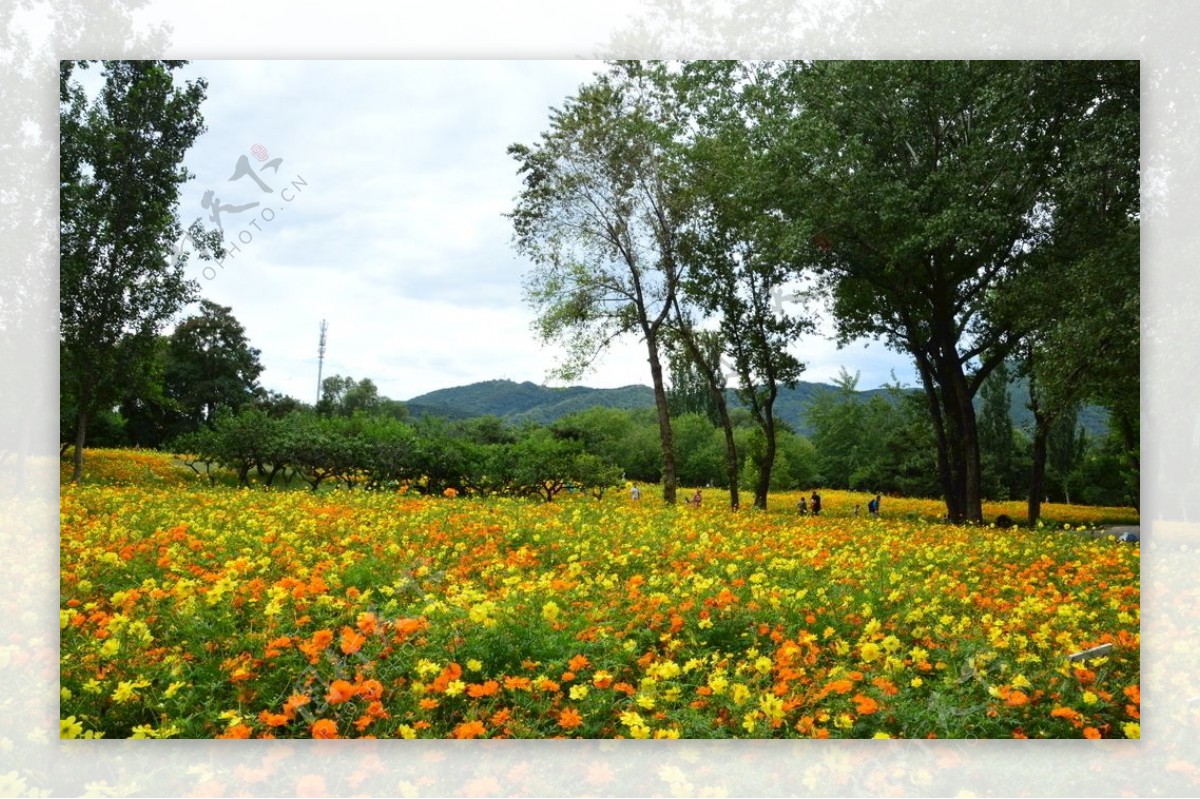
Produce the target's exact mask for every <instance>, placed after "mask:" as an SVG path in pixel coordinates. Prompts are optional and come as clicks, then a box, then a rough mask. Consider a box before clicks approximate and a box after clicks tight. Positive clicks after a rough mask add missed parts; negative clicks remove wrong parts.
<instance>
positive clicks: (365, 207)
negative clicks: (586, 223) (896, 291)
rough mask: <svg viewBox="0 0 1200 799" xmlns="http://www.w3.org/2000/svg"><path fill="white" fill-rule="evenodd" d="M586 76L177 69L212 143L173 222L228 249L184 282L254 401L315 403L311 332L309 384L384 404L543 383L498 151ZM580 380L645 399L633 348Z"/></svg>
mask: <svg viewBox="0 0 1200 799" xmlns="http://www.w3.org/2000/svg"><path fill="white" fill-rule="evenodd" d="M602 66H603V65H602V64H600V63H598V62H594V61H593V62H589V61H390V62H389V61H369V62H368V61H194V62H192V63H191V64H190V65H188V67H186V69H185V71H184V75H183V77H186V78H188V79H193V78H195V77H199V76H203V78H204V79H205V80H206V81H207V82H208V99H207V101H206V102H205V104H204V106H203V113H204V116H205V120H206V124H207V128H208V130H207V132H206V133H205V134H204V135H203V136H202V137H201V138H200V139H199V140H198V142H197V144H196V145H195V147H194V148H193V149H192V150H191V151H190V152H189V155H188V158H187V165H188V168H189V169H190V171H191V172H193V173H194V174H195V178H194V179H193V180H192V181H191V182H190V183H189V184H187V185H186V186H185V187H184V190H183V193H182V197H181V202H180V208H179V213H180V216H181V218H182V219H183V221H184V222H185V223H190V222H191V221H192V220H195V219H197V218H199V219H201V220H202V221H203V223H204V224H205V226H206V227H213V226H214V225H215V224H216V223H215V221H214V220H213V219H212V216H211V214H212V210H213V207H214V206H219V207H220V209H221V211H220V214H219V216H220V221H221V227H222V228H223V230H224V232H225V237H226V240H227V241H228V242H230V243H231V244H233V245H236V247H237V250H236V251H234V252H232V253H231V255H230V256H229V257H228V258H227V259H226V261H225V263H224V267H223V268H220V269H214V268H212V265H211V264H209V263H206V262H203V261H201V260H199V259H197V258H194V257H193V258H191V259H190V265H189V275H190V276H192V277H194V278H196V279H197V280H198V281H199V283H200V287H201V293H202V295H203V296H204V297H206V298H207V299H210V300H213V301H214V302H217V303H220V304H221V305H227V306H230V307H231V308H232V309H233V312H234V315H235V316H236V317H237V318H238V319H239V320H240V321H241V322H242V324H244V325H245V327H246V329H247V333H248V335H249V337H250V340H251V343H252V344H253V345H254V346H255V347H257V348H258V349H259V350H261V353H262V354H261V359H262V363H263V365H264V366H265V370H264V372H263V374H262V376H261V382H262V383H263V385H264V386H266V387H268V388H271V389H274V390H277V391H281V392H284V393H287V394H290V395H292V396H296V397H299V398H300V399H303V400H306V401H311V400H312V399H314V398H315V395H316V383H317V379H316V376H317V340H318V330H319V325H320V322H321V320H322V319H324V320H327V322H328V325H329V332H328V346H327V350H326V358H325V364H324V375H325V376H329V375H334V374H340V375H346V376H350V377H354V378H356V379H362V378H371V379H372V380H373V381H375V383H376V384H377V385H378V386H379V389H380V392H381V393H382V394H384V395H386V396H389V397H392V398H395V399H409V398H411V397H414V396H417V395H420V394H423V393H425V392H428V391H432V390H434V389H438V388H446V387H449V386H456V385H465V384H468V383H473V382H477V381H481V380H490V379H497V378H508V379H511V380H517V381H522V380H530V381H533V382H535V383H545V382H546V380H547V372H548V370H549V369H550V368H551V367H552V366H553V365H554V363H555V360H556V356H557V350H556V348H554V347H552V346H543V345H542V344H541V343H540V342H539V341H538V340H537V339H536V338H535V336H534V335H533V333H532V332H531V330H530V323H531V321H532V319H533V314H532V312H531V310H530V309H529V307H528V306H527V305H526V304H525V302H524V300H523V296H522V288H521V287H522V277H523V275H524V273H525V272H526V271H527V270H528V269H529V267H530V265H529V264H528V263H527V262H526V261H524V260H523V259H521V258H520V257H519V256H517V255H516V253H515V252H514V251H513V249H512V246H511V236H512V231H511V227H510V224H509V222H508V220H507V219H505V217H504V216H503V215H504V213H505V212H507V211H510V210H511V209H512V207H513V201H514V198H515V197H516V195H517V193H518V191H519V190H520V179H519V177H518V176H517V174H516V162H515V161H513V159H512V158H511V157H510V156H508V155H507V153H506V152H505V150H506V148H507V146H508V145H509V144H511V143H514V142H525V143H532V142H534V141H535V140H536V139H537V137H538V135H539V134H540V133H541V131H543V130H544V129H545V128H546V127H547V124H548V114H549V110H550V108H551V107H556V106H561V104H562V102H563V100H564V99H565V98H566V97H568V96H570V95H572V94H574V93H575V91H576V90H577V88H578V87H579V85H580V84H581V83H584V82H586V81H587V80H588V78H589V76H590V75H591V74H592V73H593V72H594V71H596V70H598V69H601V68H602ZM239 161H241V163H242V164H243V167H242V168H241V169H239V167H238V165H239ZM260 182H261V185H260ZM266 189H270V191H269V192H268V191H266ZM210 192H211V193H210ZM206 197H207V207H206ZM254 203H257V205H253V204H254ZM248 206H249V207H248ZM206 267H207V269H206ZM796 351H797V353H798V354H799V355H800V357H801V358H802V359H803V360H805V361H806V362H807V363H808V370H807V372H806V373H805V375H804V379H806V380H815V381H828V380H830V379H832V378H833V377H834V376H836V375H837V374H838V371H839V369H840V368H841V367H843V366H845V367H846V368H847V369H848V370H849V371H850V372H852V373H853V372H855V371H861V374H862V379H861V382H860V387H861V388H872V387H875V386H878V385H881V384H882V383H884V382H887V381H889V380H891V379H892V372H893V370H894V371H895V374H896V376H897V377H899V378H900V379H901V380H902V381H905V382H907V383H912V382H913V377H912V372H911V368H910V366H909V364H908V362H907V360H906V359H904V358H902V357H900V356H897V355H895V354H892V353H889V352H887V351H886V350H885V349H884V348H883V347H882V346H881V345H878V344H871V345H870V346H867V347H864V346H863V345H862V344H859V345H856V346H852V347H850V348H847V349H845V350H840V351H839V350H837V349H836V347H835V346H834V345H833V344H832V343H830V342H829V341H827V340H825V339H822V338H821V337H812V338H810V339H806V340H804V341H801V342H799V343H798V344H797V347H796ZM581 382H583V383H584V384H586V385H592V386H597V387H617V386H624V385H630V384H634V383H642V384H648V383H649V374H648V368H647V366H646V362H645V354H644V351H643V349H642V345H641V344H640V342H638V341H636V340H630V341H628V342H625V343H624V344H623V345H621V346H618V347H616V348H614V349H613V350H612V351H611V352H610V353H609V354H608V355H607V356H606V357H605V358H604V359H603V361H602V362H601V363H600V364H599V365H598V367H597V369H596V370H595V371H594V372H593V373H592V374H590V375H588V376H587V377H586V378H584V379H583V380H582V381H581Z"/></svg>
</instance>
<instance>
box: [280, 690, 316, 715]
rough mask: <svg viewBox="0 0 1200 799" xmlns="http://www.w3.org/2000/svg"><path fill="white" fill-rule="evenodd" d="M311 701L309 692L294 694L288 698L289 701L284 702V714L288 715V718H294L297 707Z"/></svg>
mask: <svg viewBox="0 0 1200 799" xmlns="http://www.w3.org/2000/svg"><path fill="white" fill-rule="evenodd" d="M309 701H310V700H309V696H308V694H292V695H291V696H289V697H288V698H287V701H286V702H284V703H283V712H284V715H286V716H287V717H288V718H292V717H293V716H295V715H296V708H298V707H300V706H301V705H307V704H308V703H309Z"/></svg>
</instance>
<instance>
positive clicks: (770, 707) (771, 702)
mask: <svg viewBox="0 0 1200 799" xmlns="http://www.w3.org/2000/svg"><path fill="white" fill-rule="evenodd" d="M758 707H759V709H760V710H762V712H763V715H765V716H766V717H767V718H769V719H771V720H773V721H779V720H780V719H782V718H783V700H782V699H780V698H779V697H777V696H770V695H766V694H764V695H763V696H761V697H759V700H758Z"/></svg>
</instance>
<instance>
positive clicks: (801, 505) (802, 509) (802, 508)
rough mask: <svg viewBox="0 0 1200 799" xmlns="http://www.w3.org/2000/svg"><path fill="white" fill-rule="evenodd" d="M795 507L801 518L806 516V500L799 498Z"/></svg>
mask: <svg viewBox="0 0 1200 799" xmlns="http://www.w3.org/2000/svg"><path fill="white" fill-rule="evenodd" d="M796 507H797V508H798V509H799V510H800V515H801V516H807V515H808V500H806V499H805V498H804V497H800V502H799V504H797V505H796Z"/></svg>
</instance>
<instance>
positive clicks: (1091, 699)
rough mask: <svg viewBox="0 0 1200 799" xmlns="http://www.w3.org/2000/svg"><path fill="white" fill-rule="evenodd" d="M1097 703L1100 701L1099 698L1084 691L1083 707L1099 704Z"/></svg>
mask: <svg viewBox="0 0 1200 799" xmlns="http://www.w3.org/2000/svg"><path fill="white" fill-rule="evenodd" d="M1099 701H1100V697H1098V696H1096V695H1095V694H1094V693H1092V692H1091V691H1084V692H1083V703H1084V704H1085V705H1094V704H1096V703H1097V702H1099Z"/></svg>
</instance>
